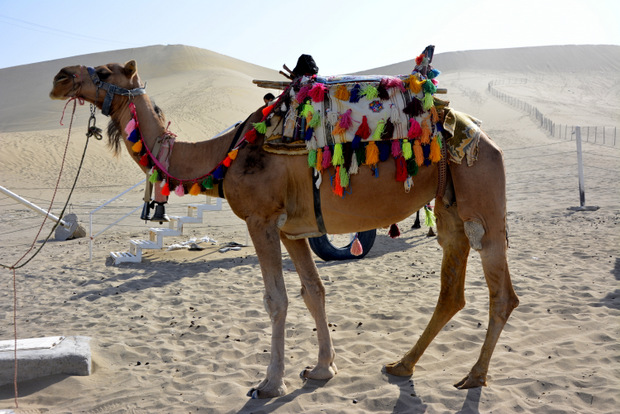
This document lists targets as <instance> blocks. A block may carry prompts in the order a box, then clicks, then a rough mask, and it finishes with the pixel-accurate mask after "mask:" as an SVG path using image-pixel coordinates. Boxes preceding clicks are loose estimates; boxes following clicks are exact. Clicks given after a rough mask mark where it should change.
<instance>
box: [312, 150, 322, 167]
mask: <svg viewBox="0 0 620 414" xmlns="http://www.w3.org/2000/svg"><path fill="white" fill-rule="evenodd" d="M314 168H316V169H317V171H322V170H323V148H318V149H317V150H316V165H315V166H314Z"/></svg>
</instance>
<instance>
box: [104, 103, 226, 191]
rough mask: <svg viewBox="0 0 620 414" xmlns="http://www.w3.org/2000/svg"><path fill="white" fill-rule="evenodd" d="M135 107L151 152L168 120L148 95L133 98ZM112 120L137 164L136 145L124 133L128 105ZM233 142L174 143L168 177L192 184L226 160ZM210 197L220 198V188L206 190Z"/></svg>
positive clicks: (144, 168) (216, 140) (223, 138)
mask: <svg viewBox="0 0 620 414" xmlns="http://www.w3.org/2000/svg"><path fill="white" fill-rule="evenodd" d="M133 103H134V105H135V108H136V116H137V119H138V123H139V128H140V133H141V135H142V139H143V142H144V144H145V145H146V146H147V148H149V150H150V151H151V152H152V151H153V148H154V147H155V143H156V141H157V140H158V139H159V138H161V137H162V136H163V135H164V133H165V132H166V126H165V124H164V123H165V120H164V119H163V118H162V117H160V116H159V115H158V114H157V112H156V111H155V107H154V105H153V104H152V102H151V100H150V99H149V97H148V95H146V94H145V95H142V96H137V97H134V98H133ZM112 116H113V117H114V118H115V121H116V122H118V125H119V126H120V127H121V129H122V135H123V138H124V142H125V145H126V147H127V149H128V151H129V153H130V154H131V156H132V158H133V159H134V161H136V162H137V163H138V161H139V159H140V157H139V156H137V155H135V154H134V152H133V150H132V149H131V147H132V145H133V143H132V142H130V141H128V140H127V133H126V132H125V125H127V123H128V122H129V121H130V120H131V119H132V114H131V110H130V108H129V105H128V104H127V103H126V101H125V103H123V107H122V108H118V110H117V111H114V112H113V115H112ZM232 139H233V136H232V135H231V134H226V135H223V136H222V137H219V138H217V139H212V140H208V141H202V142H198V143H191V142H179V141H177V142H175V143H174V145H173V148H172V153H171V154H170V158H169V166H168V174H169V175H170V176H172V177H174V178H177V179H181V180H192V179H195V178H197V177H201V176H204V175H205V174H208V173H209V172H211V171H212V170H213V169H214V168H215V167H216V166H217V165H218V164H219V163H220V162H221V161H222V160H223V159H224V157H225V156H226V153H227V150H228V148H229V146H230V143H231V142H232ZM140 168H141V169H142V170H143V171H145V172H147V171H146V167H144V166H142V165H140ZM207 195H210V196H217V188H214V189H213V190H212V191H209V190H207Z"/></svg>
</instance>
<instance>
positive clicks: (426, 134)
mask: <svg viewBox="0 0 620 414" xmlns="http://www.w3.org/2000/svg"><path fill="white" fill-rule="evenodd" d="M420 141H421V142H422V144H430V143H431V129H430V128H429V126H428V122H426V121H424V122H422V134H420Z"/></svg>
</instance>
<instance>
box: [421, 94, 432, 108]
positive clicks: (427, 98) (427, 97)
mask: <svg viewBox="0 0 620 414" xmlns="http://www.w3.org/2000/svg"><path fill="white" fill-rule="evenodd" d="M434 105H435V100H434V99H433V95H431V94H430V93H425V94H424V100H423V101H422V108H424V110H425V111H429V110H430V109H431V108H432V107H433V106H434Z"/></svg>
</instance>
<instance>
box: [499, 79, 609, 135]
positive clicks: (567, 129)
mask: <svg viewBox="0 0 620 414" xmlns="http://www.w3.org/2000/svg"><path fill="white" fill-rule="evenodd" d="M527 82H528V80H527V79H525V78H510V79H498V80H492V81H491V82H489V85H488V92H489V93H490V94H491V95H492V96H494V97H496V98H498V99H500V100H501V101H503V102H505V103H507V104H508V105H510V106H512V107H514V108H516V109H519V110H520V111H523V112H525V113H526V114H528V115H529V116H530V118H531V119H532V121H534V122H535V123H537V124H538V125H539V126H540V128H542V129H544V130H545V131H547V133H548V134H549V135H551V136H552V137H554V138H559V139H566V140H572V139H574V136H575V128H576V127H578V126H579V127H581V139H582V140H584V141H586V142H590V143H594V144H601V145H607V146H611V147H615V146H616V144H617V143H618V129H617V127H615V126H582V125H567V124H558V123H556V122H554V121H553V120H552V119H551V118H549V117H547V116H546V115H545V114H543V113H542V111H540V110H539V109H538V108H537V107H535V106H534V105H532V104H529V103H527V102H525V101H524V100H522V99H519V98H516V97H514V96H511V95H509V94H507V93H505V92H502V91H500V90H498V89H497V88H496V87H495V86H496V85H519V84H526V83H527Z"/></svg>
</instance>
